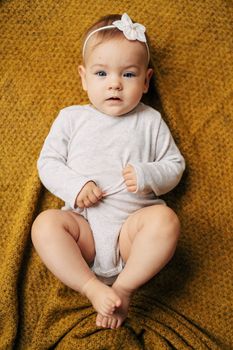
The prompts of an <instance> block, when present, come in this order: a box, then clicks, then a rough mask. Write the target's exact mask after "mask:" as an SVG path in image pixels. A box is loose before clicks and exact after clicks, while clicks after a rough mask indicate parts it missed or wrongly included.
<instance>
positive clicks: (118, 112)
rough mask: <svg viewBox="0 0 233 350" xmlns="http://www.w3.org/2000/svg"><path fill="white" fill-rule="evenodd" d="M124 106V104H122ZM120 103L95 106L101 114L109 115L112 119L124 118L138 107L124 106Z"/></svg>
mask: <svg viewBox="0 0 233 350" xmlns="http://www.w3.org/2000/svg"><path fill="white" fill-rule="evenodd" d="M122 104H123V103H122ZM122 104H121V103H120V102H119V103H106V104H105V105H104V106H101V107H99V108H98V107H97V106H94V107H95V108H96V109H97V110H99V111H100V112H102V113H104V114H106V115H109V116H111V117H122V116H124V115H126V114H128V113H130V112H131V111H132V110H134V108H135V107H136V106H137V105H136V106H123V105H122Z"/></svg>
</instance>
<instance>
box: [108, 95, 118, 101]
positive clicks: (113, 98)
mask: <svg viewBox="0 0 233 350" xmlns="http://www.w3.org/2000/svg"><path fill="white" fill-rule="evenodd" d="M107 101H121V99H120V97H117V96H112V97H109V98H107Z"/></svg>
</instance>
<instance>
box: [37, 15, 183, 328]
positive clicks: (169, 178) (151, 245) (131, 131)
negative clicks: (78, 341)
mask: <svg viewBox="0 0 233 350" xmlns="http://www.w3.org/2000/svg"><path fill="white" fill-rule="evenodd" d="M150 67H151V64H150V49H149V46H148V42H147V36H146V35H145V27H144V26H142V25H141V24H138V23H133V22H132V21H131V19H130V18H129V16H128V15H127V14H124V15H123V16H119V15H110V16H106V17H104V18H102V19H100V20H99V21H98V22H97V23H95V24H94V25H93V26H92V27H91V28H90V29H89V30H88V32H87V34H86V35H85V40H84V45H83V65H80V66H79V74H80V76H81V80H82V86H83V89H84V90H85V91H87V94H88V98H89V100H90V104H88V105H82V106H81V105H77V106H71V107H67V108H64V109H63V110H61V111H60V113H59V115H58V117H57V119H56V120H55V122H54V123H53V125H52V128H51V130H50V132H49V135H48V136H47V138H46V140H45V143H44V145H43V148H42V151H41V154H40V157H39V160H38V170H39V175H40V179H41V181H42V183H43V184H44V185H45V187H46V188H48V189H49V191H50V192H52V193H53V194H54V195H56V196H58V197H59V198H61V199H62V200H64V202H65V206H64V207H63V208H62V210H60V209H50V210H47V211H44V212H42V213H41V214H40V215H39V216H38V217H37V218H36V220H35V222H34V224H33V226H32V240H33V244H34V246H35V248H36V250H37V252H38V254H39V255H40V257H41V258H42V260H43V261H44V263H45V264H46V266H47V267H48V268H49V269H50V271H51V272H52V273H53V274H54V275H55V276H57V277H58V278H59V279H60V280H61V281H62V282H63V283H65V284H66V285H67V286H69V287H71V288H73V289H74V290H76V291H78V292H80V293H82V294H83V295H85V296H86V297H87V298H89V300H90V301H91V303H92V305H93V307H94V308H95V310H96V311H97V318H96V324H97V326H102V327H105V328H118V327H119V326H120V325H121V324H122V323H123V321H124V320H125V318H126V317H127V313H128V307H129V302H130V298H131V296H132V293H133V292H135V291H136V290H137V289H138V288H139V287H140V286H142V285H143V284H144V283H146V282H147V281H148V280H150V279H151V278H152V277H153V276H155V275H156V274H157V273H158V272H159V271H160V270H161V269H162V268H163V267H164V266H165V265H166V264H167V262H168V261H169V260H170V259H171V257H172V256H173V254H174V251H175V248H176V244H177V240H178V237H179V229H180V225H179V220H178V218H177V216H176V214H175V213H174V212H173V211H172V210H171V209H170V208H168V207H167V206H166V204H165V203H164V201H163V200H161V199H159V197H158V196H160V195H162V194H164V193H166V192H168V191H170V190H172V189H173V188H174V187H175V186H176V185H177V184H178V182H179V181H180V179H181V176H182V173H183V171H184V167H185V163H184V159H183V157H182V155H181V153H180V152H179V150H178V148H177V146H176V145H175V142H174V140H173V138H172V136H171V133H170V131H169V129H168V127H167V125H166V124H165V122H164V121H163V119H162V118H161V115H160V113H159V112H157V111H156V110H154V109H153V108H151V107H149V106H146V105H145V104H143V103H142V102H141V99H142V96H143V94H146V93H147V92H148V89H149V86H150V79H151V77H152V75H153V70H152V68H150Z"/></svg>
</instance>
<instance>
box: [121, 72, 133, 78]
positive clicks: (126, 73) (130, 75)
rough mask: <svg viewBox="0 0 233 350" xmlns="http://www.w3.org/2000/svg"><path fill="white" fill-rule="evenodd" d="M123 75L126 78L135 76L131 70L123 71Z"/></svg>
mask: <svg viewBox="0 0 233 350" xmlns="http://www.w3.org/2000/svg"><path fill="white" fill-rule="evenodd" d="M123 76H124V77H126V78H133V77H136V74H135V73H133V72H125V73H124V74H123Z"/></svg>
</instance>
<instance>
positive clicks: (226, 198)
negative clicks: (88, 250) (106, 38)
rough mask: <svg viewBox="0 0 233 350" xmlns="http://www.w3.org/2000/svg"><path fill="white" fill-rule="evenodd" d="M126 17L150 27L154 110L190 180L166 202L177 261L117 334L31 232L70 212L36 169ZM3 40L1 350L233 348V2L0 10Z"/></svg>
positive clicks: (7, 5) (171, 0) (150, 286)
mask: <svg viewBox="0 0 233 350" xmlns="http://www.w3.org/2000/svg"><path fill="white" fill-rule="evenodd" d="M124 12H127V13H128V14H129V15H130V16H131V17H132V18H133V19H134V20H135V21H137V22H139V23H142V24H144V25H145V26H146V28H147V33H148V34H149V36H150V38H151V45H152V50H151V56H152V58H153V61H154V64H155V76H156V80H155V86H156V91H157V95H156V96H155V98H154V105H156V106H157V108H158V109H159V110H160V112H161V113H162V115H163V118H164V119H165V120H166V122H167V124H168V125H169V127H170V129H171V131H172V133H173V136H174V138H175V140H176V143H177V144H178V146H179V148H180V150H181V152H182V154H183V155H184V157H185V159H186V164H187V169H186V171H185V174H184V176H183V178H182V180H181V182H180V184H179V185H178V186H177V187H176V188H175V189H174V190H173V191H172V192H171V193H169V194H167V195H166V196H164V199H165V200H166V201H167V203H168V205H169V206H171V207H172V208H173V209H174V210H175V211H176V212H177V214H178V216H179V218H180V221H181V226H182V234H181V237H180V240H179V244H178V247H177V251H176V253H175V256H174V257H173V259H172V260H171V262H170V263H169V264H168V265H167V266H166V267H165V268H164V269H163V270H162V271H161V272H160V273H159V274H158V275H157V276H155V277H154V278H153V279H152V280H151V281H150V282H148V283H147V284H146V285H145V286H143V287H141V288H140V290H138V291H137V293H136V294H135V295H134V297H133V299H132V303H131V305H130V309H129V314H128V317H127V319H126V322H125V323H124V325H123V326H122V327H120V328H119V329H117V330H110V329H103V328H98V327H96V325H95V318H96V312H95V310H94V309H93V307H92V306H91V304H90V302H89V301H88V299H87V298H85V297H83V296H81V295H80V294H79V293H76V292H75V291H73V290H71V289H69V288H68V287H66V286H64V285H63V284H62V283H61V282H60V281H58V280H57V279H56V278H55V277H54V276H53V275H52V274H51V273H50V272H49V271H48V270H47V268H46V267H45V266H44V264H43V263H42V262H41V260H40V258H39V257H38V255H37V254H36V252H35V250H34V248H33V247H32V243H31V237H30V230H31V225H32V222H33V220H34V219H35V217H36V215H38V213H39V212H41V211H42V210H45V209H47V208H58V207H60V206H61V204H62V203H61V201H60V200H58V199H57V198H55V197H54V196H52V195H51V194H49V193H48V191H47V190H45V189H44V188H43V186H42V185H41V183H40V181H39V178H38V174H37V169H36V161H37V158H38V155H39V152H40V149H41V147H42V144H43V141H44V139H45V137H46V135H47V133H48V131H49V128H50V126H51V123H52V121H53V120H54V118H55V117H56V116H57V114H58V111H59V110H60V109H61V108H63V107H66V106H69V105H73V104H83V103H87V97H86V94H85V93H84V92H83V91H82V87H81V83H80V79H79V76H78V70H77V67H78V64H79V63H81V45H82V44H81V43H82V34H83V32H84V31H85V29H86V28H87V27H88V26H89V25H90V24H92V23H93V22H94V21H95V20H96V19H97V18H99V17H100V16H102V15H106V14H109V13H120V14H121V13H124ZM0 37H1V41H0V48H1V63H0V67H1V78H0V84H1V100H0V108H1V118H0V126H1V137H0V147H1V157H0V159H1V166H0V191H1V194H0V196H1V197H0V198H1V202H0V208H1V215H0V220H1V225H0V230H1V234H0V350H5V349H21V350H27V349H30V350H46V349H64V350H73V349H75V350H76V349H80V350H97V349H98V350H104V349H110V350H114V349H122V350H139V349H140V350H142V349H146V350H149V349H150V350H154V349H156V350H157V349H158V350H160V349H161V350H168V349H178V350H186V349H197V350H199V349H200V350H207V349H210V350H215V349H219V350H221V349H232V348H233V331H232V324H233V319H232V305H233V288H232V287H233V286H232V285H233V278H232V267H233V252H232V247H233V245H232V234H233V210H232V203H233V186H232V182H233V181H232V180H233V178H232V170H233V137H232V136H233V131H232V130H233V1H232V0H228V1H227V0H225V1H223V0H214V1H213V0H197V1H191V0H190V1H189V0H176V1H175V0H163V1H161V0H147V1H146V2H142V1H140V0H133V1H128V0H112V1H98V0H90V1H86V2H83V1H81V0H69V1H68V0H60V1H55V0H40V1H39V0H35V1H30V0H2V1H1V3H0ZM158 249H159V247H158Z"/></svg>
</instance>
